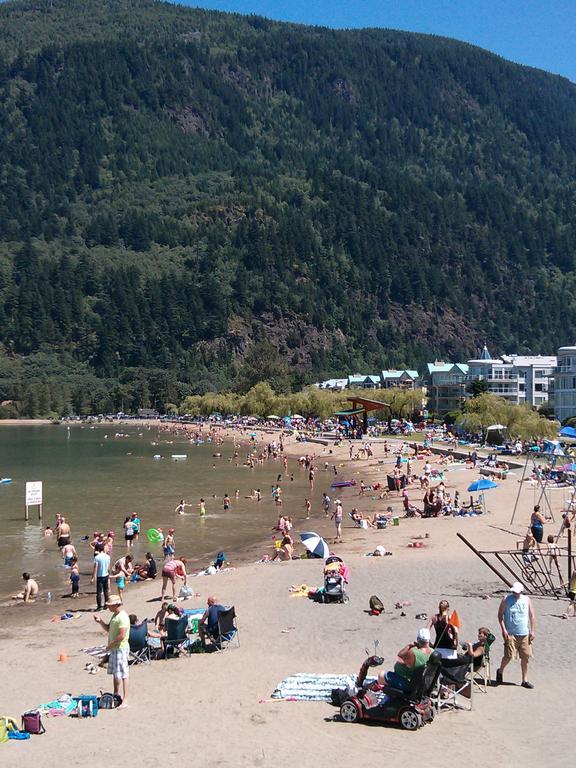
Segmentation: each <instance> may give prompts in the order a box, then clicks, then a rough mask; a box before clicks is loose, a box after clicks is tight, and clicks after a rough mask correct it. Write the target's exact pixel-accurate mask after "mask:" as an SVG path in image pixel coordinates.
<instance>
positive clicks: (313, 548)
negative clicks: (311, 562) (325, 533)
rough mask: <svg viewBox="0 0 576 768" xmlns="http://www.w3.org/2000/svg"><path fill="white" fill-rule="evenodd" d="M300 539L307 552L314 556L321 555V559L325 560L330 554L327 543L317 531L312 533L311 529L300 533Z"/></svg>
mask: <svg viewBox="0 0 576 768" xmlns="http://www.w3.org/2000/svg"><path fill="white" fill-rule="evenodd" d="M300 541H301V542H302V544H304V546H305V547H306V549H307V550H308V552H310V554H311V555H313V556H314V557H321V558H322V559H323V560H325V559H326V558H327V557H328V555H329V554H330V550H329V549H328V544H326V542H325V541H324V539H323V538H322V536H320V535H319V534H317V533H313V532H312V531H310V532H308V533H301V534H300Z"/></svg>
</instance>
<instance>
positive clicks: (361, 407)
mask: <svg viewBox="0 0 576 768" xmlns="http://www.w3.org/2000/svg"><path fill="white" fill-rule="evenodd" d="M348 400H349V401H350V402H351V403H352V408H351V409H350V410H347V411H338V412H337V413H335V414H334V416H338V417H340V418H343V419H346V418H352V419H353V418H354V417H356V416H358V417H362V423H363V425H364V432H366V430H367V429H368V414H369V412H370V411H379V410H381V409H382V408H390V404H389V403H384V402H382V401H381V400H371V399H370V398H368V397H358V396H357V395H355V396H354V397H349V398H348Z"/></svg>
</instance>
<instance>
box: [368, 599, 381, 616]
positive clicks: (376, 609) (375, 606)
mask: <svg viewBox="0 0 576 768" xmlns="http://www.w3.org/2000/svg"><path fill="white" fill-rule="evenodd" d="M370 613H371V614H372V615H373V616H380V614H381V613H384V603H383V602H382V600H380V598H379V597H377V596H376V595H372V597H371V598H370Z"/></svg>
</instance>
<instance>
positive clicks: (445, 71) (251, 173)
mask: <svg viewBox="0 0 576 768" xmlns="http://www.w3.org/2000/svg"><path fill="white" fill-rule="evenodd" d="M0 129H1V139H2V140H1V141H0V343H1V344H2V348H1V349H2V351H1V354H0V399H16V400H19V401H20V402H26V403H27V405H26V408H27V410H28V412H39V411H41V410H49V409H50V408H51V409H53V410H61V408H62V403H63V402H69V401H70V400H72V407H73V408H74V409H76V410H78V409H81V410H82V409H83V410H88V409H91V408H94V409H96V410H109V409H111V408H118V407H120V403H121V402H122V401H127V402H129V403H130V404H131V405H132V406H137V405H146V404H152V403H153V402H155V403H156V404H157V405H160V404H162V403H164V402H166V401H174V400H178V399H179V398H180V397H182V395H184V394H186V393H189V392H197V391H203V390H205V389H207V388H215V389H219V388H223V387H229V386H238V387H240V388H245V387H246V386H249V384H250V383H251V382H252V381H254V380H255V379H256V378H258V377H259V376H260V375H261V377H262V378H268V379H273V378H275V383H276V384H278V382H284V385H285V386H287V387H290V386H295V385H297V384H299V383H301V382H302V381H305V380H310V378H311V377H315V376H317V375H323V374H329V373H330V374H337V373H340V372H343V371H350V370H352V369H370V370H378V369H379V368H380V367H382V366H389V365H395V364H396V365H408V364H409V365H420V364H422V362H423V361H424V360H426V359H433V358H434V357H438V356H445V357H446V358H458V359H462V358H466V357H467V356H470V355H471V354H473V353H474V352H475V351H476V349H477V348H478V346H479V345H481V343H483V341H484V340H485V339H486V340H488V341H489V343H490V346H491V348H493V349H501V350H503V351H518V352H526V351H528V350H531V351H533V352H534V353H538V352H541V353H545V352H546V353H553V352H554V350H555V349H556V347H557V346H558V344H559V343H565V342H571V343H573V342H574V338H576V304H575V300H574V296H575V292H574V289H575V282H576V280H575V274H576V264H575V254H576V231H575V223H576V205H575V203H576V86H574V85H573V84H572V83H570V82H569V81H567V80H565V79H563V78H560V77H556V76H552V75H549V74H546V73H544V72H541V71H537V70H534V69H530V68H527V67H522V66H519V65H515V64H512V63H510V62H507V61H505V60H503V59H501V58H499V57H497V56H494V55H492V54H489V53H487V52H485V51H482V50H480V49H478V48H475V47H473V46H470V45H465V44H463V43H459V42H455V41H452V40H447V39H443V38H437V37H430V36H424V35H416V34H410V33H401V32H392V31H387V30H357V31H333V30H328V29H322V28H309V27H304V26H298V25H289V24H282V23H277V22H271V21H268V20H265V19H263V18H260V17H242V16H237V15H229V14H219V13H215V12H205V11H200V10H195V9H190V8H183V7H178V6H175V5H170V4H166V3H159V2H154V1H153V0H19V1H16V2H7V3H4V4H2V5H0Z"/></svg>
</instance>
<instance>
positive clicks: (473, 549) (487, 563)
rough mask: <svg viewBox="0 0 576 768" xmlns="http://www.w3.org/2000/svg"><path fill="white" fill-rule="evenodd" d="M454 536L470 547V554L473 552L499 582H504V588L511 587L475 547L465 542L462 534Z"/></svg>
mask: <svg viewBox="0 0 576 768" xmlns="http://www.w3.org/2000/svg"><path fill="white" fill-rule="evenodd" d="M456 536H458V538H459V539H460V540H461V541H463V542H464V544H466V546H467V547H470V549H471V550H472V552H474V554H475V555H476V557H479V558H480V560H482V562H483V563H484V565H487V566H488V568H490V570H491V571H493V573H495V574H496V576H498V578H499V579H500V581H503V582H504V584H506V586H507V587H511V586H512V584H511V583H510V582H509V581H508V579H506V578H505V577H504V576H502V574H501V573H500V572H499V571H498V570H496V568H494V566H493V565H492V563H489V562H488V560H487V559H486V558H485V557H484V555H483V554H482V552H479V551H478V550H477V549H476V547H475V546H473V545H472V544H470V542H469V541H467V540H466V539H465V538H464V536H462V534H461V533H457V534H456Z"/></svg>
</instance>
